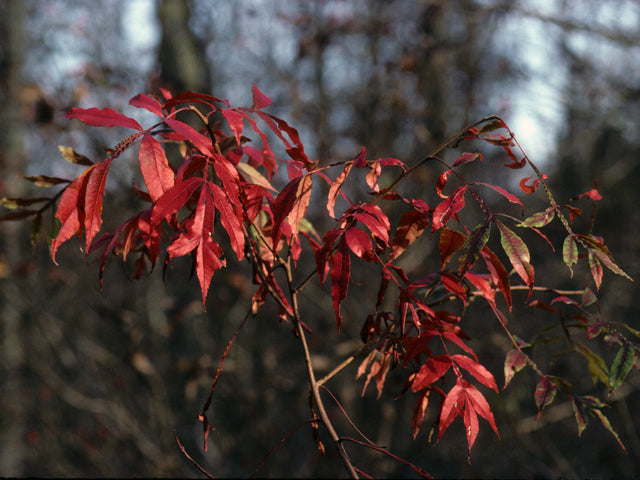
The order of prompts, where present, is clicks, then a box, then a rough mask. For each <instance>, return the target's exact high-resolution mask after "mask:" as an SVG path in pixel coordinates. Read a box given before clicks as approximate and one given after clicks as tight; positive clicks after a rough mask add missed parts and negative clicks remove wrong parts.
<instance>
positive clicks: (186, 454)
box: [173, 430, 216, 478]
mask: <svg viewBox="0 0 640 480" xmlns="http://www.w3.org/2000/svg"><path fill="white" fill-rule="evenodd" d="M173 435H174V437H176V442H178V447H179V448H180V451H181V452H182V453H183V455H184V456H185V457H187V460H189V461H190V462H191V463H193V464H194V465H195V466H196V468H197V469H198V470H200V471H201V472H202V473H203V474H204V475H206V477H207V478H216V477H214V476H213V475H211V474H210V473H209V472H207V471H206V470H205V469H204V468H202V467H201V466H200V465H199V464H198V462H196V461H195V460H194V459H193V458H191V455H189V454H188V453H187V450H186V449H185V448H184V446H183V445H182V443H180V439H179V438H178V434H177V433H176V431H175V430H174V431H173Z"/></svg>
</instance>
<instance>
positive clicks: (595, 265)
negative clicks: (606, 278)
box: [589, 252, 603, 290]
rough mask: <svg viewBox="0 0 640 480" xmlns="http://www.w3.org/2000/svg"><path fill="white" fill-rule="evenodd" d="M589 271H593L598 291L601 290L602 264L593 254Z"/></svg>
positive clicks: (590, 254) (590, 257)
mask: <svg viewBox="0 0 640 480" xmlns="http://www.w3.org/2000/svg"><path fill="white" fill-rule="evenodd" d="M589 269H590V270H591V275H592V276H593V281H594V283H595V284H596V290H600V285H602V273H603V272H602V264H601V263H600V261H599V260H598V259H597V258H596V257H595V255H593V253H591V252H589Z"/></svg>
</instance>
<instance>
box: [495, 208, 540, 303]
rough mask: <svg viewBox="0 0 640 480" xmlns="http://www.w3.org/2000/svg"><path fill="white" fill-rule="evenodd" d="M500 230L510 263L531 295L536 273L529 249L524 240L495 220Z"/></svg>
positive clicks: (503, 246)
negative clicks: (530, 260)
mask: <svg viewBox="0 0 640 480" xmlns="http://www.w3.org/2000/svg"><path fill="white" fill-rule="evenodd" d="M495 223H496V225H497V226H498V229H499V230H500V242H501V244H502V248H503V249H504V252H505V253H506V254H507V256H508V257H509V261H510V262H511V265H513V268H514V269H515V271H516V273H517V274H518V275H520V278H522V280H523V281H524V282H525V283H526V284H527V285H528V286H529V295H531V291H532V289H533V279H534V271H533V266H532V265H531V264H530V263H529V259H530V257H529V249H528V248H527V246H526V245H525V243H524V242H523V241H522V239H521V238H520V237H519V236H518V235H516V234H515V233H514V232H513V231H512V230H510V229H509V228H508V227H507V226H506V225H504V224H503V223H502V222H500V221H499V220H495Z"/></svg>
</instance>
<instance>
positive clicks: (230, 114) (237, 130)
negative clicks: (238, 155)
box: [222, 108, 244, 146]
mask: <svg viewBox="0 0 640 480" xmlns="http://www.w3.org/2000/svg"><path fill="white" fill-rule="evenodd" d="M222 115H223V116H224V118H225V120H226V121H227V123H228V124H229V128H230V129H231V131H232V132H233V134H234V135H235V137H236V143H237V144H238V146H240V145H242V143H241V141H240V138H241V137H242V129H243V128H244V122H243V121H242V119H243V118H244V114H242V113H240V112H236V111H235V110H229V109H226V108H225V109H222Z"/></svg>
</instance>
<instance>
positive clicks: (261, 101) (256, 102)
mask: <svg viewBox="0 0 640 480" xmlns="http://www.w3.org/2000/svg"><path fill="white" fill-rule="evenodd" d="M272 103H273V102H272V101H271V99H270V98H269V97H267V96H266V95H265V94H264V93H262V92H261V91H260V90H258V87H257V86H256V84H255V83H254V84H253V108H255V109H256V110H260V109H261V108H264V107H268V106H269V105H271V104H272Z"/></svg>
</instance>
